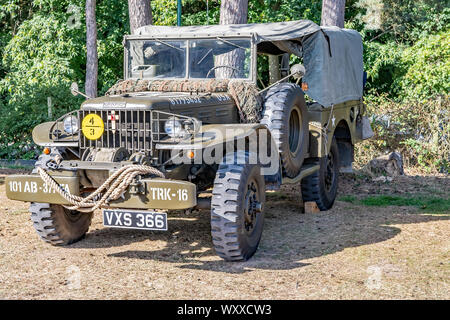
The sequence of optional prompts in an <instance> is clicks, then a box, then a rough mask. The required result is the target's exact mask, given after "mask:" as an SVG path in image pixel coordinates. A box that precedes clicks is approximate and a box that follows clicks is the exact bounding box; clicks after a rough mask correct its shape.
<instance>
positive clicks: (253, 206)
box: [244, 181, 262, 233]
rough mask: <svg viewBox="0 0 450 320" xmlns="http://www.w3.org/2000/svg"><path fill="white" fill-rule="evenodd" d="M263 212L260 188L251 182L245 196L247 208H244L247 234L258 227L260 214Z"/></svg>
mask: <svg viewBox="0 0 450 320" xmlns="http://www.w3.org/2000/svg"><path fill="white" fill-rule="evenodd" d="M261 211H262V204H261V202H260V201H259V195H258V187H257V185H256V183H255V182H253V181H252V182H251V183H250V184H249V185H248V186H247V193H246V194H245V208H244V218H245V221H244V226H245V230H247V232H249V233H251V232H252V231H253V229H254V228H255V226H256V221H257V219H258V213H260V212H261Z"/></svg>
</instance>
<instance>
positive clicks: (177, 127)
mask: <svg viewBox="0 0 450 320" xmlns="http://www.w3.org/2000/svg"><path fill="white" fill-rule="evenodd" d="M164 131H165V132H166V133H167V134H168V135H169V136H170V137H172V138H177V137H179V136H181V135H182V133H183V126H182V125H181V122H180V121H179V120H178V119H177V118H174V117H172V118H170V119H169V120H167V121H166V123H165V124H164Z"/></svg>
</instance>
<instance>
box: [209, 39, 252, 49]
mask: <svg viewBox="0 0 450 320" xmlns="http://www.w3.org/2000/svg"><path fill="white" fill-rule="evenodd" d="M216 39H217V40H220V41H222V42H225V43H228V44H231V45H232V46H235V47H236V48H239V49H244V50H246V49H248V48H244V47H241V46H240V45H237V44H235V43H233V42H231V41H228V40H225V39H222V38H220V37H216Z"/></svg>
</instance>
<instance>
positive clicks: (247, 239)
mask: <svg viewBox="0 0 450 320" xmlns="http://www.w3.org/2000/svg"><path fill="white" fill-rule="evenodd" d="M247 162H248V157H247V155H246V154H245V153H235V154H233V155H229V156H227V157H226V161H225V162H224V163H222V164H221V165H220V166H219V169H218V171H217V174H216V178H215V180H214V188H213V193H212V194H213V196H212V201H211V234H212V240H213V245H214V248H215V250H216V253H217V254H218V255H219V256H220V257H221V258H223V259H225V260H227V261H240V260H248V259H249V258H250V257H252V256H253V254H254V253H255V252H256V249H257V248H258V245H259V241H260V239H261V235H262V230H263V222H264V204H265V200H266V194H265V182H264V177H263V176H262V175H261V172H260V170H261V167H260V166H259V165H257V164H248V163H247Z"/></svg>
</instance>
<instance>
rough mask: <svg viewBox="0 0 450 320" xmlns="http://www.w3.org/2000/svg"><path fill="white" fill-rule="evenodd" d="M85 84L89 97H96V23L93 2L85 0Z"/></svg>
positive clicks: (92, 0) (93, 0)
mask: <svg viewBox="0 0 450 320" xmlns="http://www.w3.org/2000/svg"><path fill="white" fill-rule="evenodd" d="M86 51H87V56H86V84H85V91H86V94H87V95H88V96H89V97H92V98H95V97H97V78H98V53H97V23H96V21H95V0H86Z"/></svg>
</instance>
